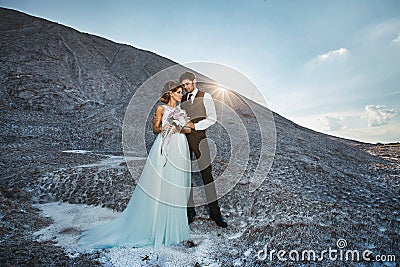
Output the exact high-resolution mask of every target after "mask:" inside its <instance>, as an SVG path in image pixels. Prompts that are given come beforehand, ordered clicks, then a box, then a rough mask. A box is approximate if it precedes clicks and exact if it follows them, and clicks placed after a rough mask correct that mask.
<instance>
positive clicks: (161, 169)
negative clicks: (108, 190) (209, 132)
mask: <svg viewBox="0 0 400 267" xmlns="http://www.w3.org/2000/svg"><path fill="white" fill-rule="evenodd" d="M181 99H182V87H181V86H180V85H179V84H178V83H177V82H174V81H169V82H167V83H166V84H165V85H164V88H163V93H162V96H161V97H160V100H161V102H163V103H164V105H160V106H157V109H156V118H155V119H154V120H153V132H154V133H155V134H158V136H157V138H156V140H155V141H154V144H153V146H152V147H151V149H150V153H149V155H148V158H147V160H146V163H145V166H144V168H143V171H142V174H141V176H140V178H139V181H138V183H137V185H136V188H135V190H134V192H133V194H132V197H131V199H130V201H129V203H128V205H127V207H126V209H125V210H124V211H123V212H122V213H121V214H120V215H119V216H118V217H117V218H115V219H114V220H112V221H110V222H108V223H105V224H101V225H99V226H96V227H94V228H92V229H89V230H86V231H84V232H83V233H82V235H81V237H80V239H79V240H78V244H79V245H80V246H85V247H89V248H95V249H101V248H111V247H116V246H124V247H143V246H154V248H159V247H160V246H170V245H175V244H178V243H180V242H182V241H184V240H187V239H189V236H190V229H189V224H188V219H187V214H186V206H187V202H188V199H189V193H190V186H191V170H190V168H191V165H190V156H189V147H188V143H187V139H186V137H185V134H184V133H190V128H186V127H185V128H183V129H182V130H179V129H178V128H177V127H175V126H171V125H169V124H168V115H169V114H170V113H171V112H173V111H174V110H175V109H180V106H179V105H178V106H177V103H178V102H180V101H181ZM168 129H172V134H170V135H165V134H160V133H165V131H166V130H168ZM170 133H171V132H170Z"/></svg>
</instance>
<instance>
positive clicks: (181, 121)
mask: <svg viewBox="0 0 400 267" xmlns="http://www.w3.org/2000/svg"><path fill="white" fill-rule="evenodd" d="M189 121H190V120H189V117H188V115H187V114H186V111H185V110H184V109H180V108H176V109H174V110H173V111H171V112H170V113H169V114H168V117H167V125H168V126H167V129H166V130H164V131H163V136H164V137H166V136H167V135H169V134H170V132H172V131H173V127H175V128H176V129H178V130H179V131H180V130H182V129H183V128H184V127H185V126H186V125H187V124H188V122H189Z"/></svg>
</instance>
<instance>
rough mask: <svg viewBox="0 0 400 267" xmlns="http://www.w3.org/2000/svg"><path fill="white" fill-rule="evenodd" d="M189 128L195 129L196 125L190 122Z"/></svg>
mask: <svg viewBox="0 0 400 267" xmlns="http://www.w3.org/2000/svg"><path fill="white" fill-rule="evenodd" d="M187 127H189V128H190V129H194V123H193V122H191V121H189V122H188V124H187Z"/></svg>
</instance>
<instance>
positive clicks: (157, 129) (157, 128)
mask: <svg viewBox="0 0 400 267" xmlns="http://www.w3.org/2000/svg"><path fill="white" fill-rule="evenodd" d="M163 114H164V108H163V107H162V106H158V107H157V108H156V114H155V116H154V119H153V133H155V134H158V133H161V131H162V130H164V128H163V127H160V125H161V120H162V116H163Z"/></svg>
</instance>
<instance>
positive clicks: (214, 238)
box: [0, 8, 400, 266]
mask: <svg viewBox="0 0 400 267" xmlns="http://www.w3.org/2000/svg"><path fill="white" fill-rule="evenodd" d="M0 31H1V35H2V38H1V39H0V44H1V48H2V49H1V50H0V58H1V62H2V69H1V72H0V78H1V79H0V89H1V90H0V111H1V112H0V123H1V133H0V136H1V143H0V149H1V151H2V153H1V154H0V173H1V179H0V199H1V202H0V260H1V266H73V265H75V266H99V265H104V266H126V265H128V266H134V265H143V266H174V265H178V266H179V265H181V266H188V265H189V266H304V265H310V266H316V265H324V266H397V265H398V264H399V257H400V255H399V251H400V234H399V229H400V211H399V207H400V185H399V183H400V182H399V181H400V180H399V179H400V178H399V155H400V151H399V150H400V147H399V144H391V145H383V144H376V145H372V144H365V143H360V142H355V141H350V140H345V139H341V138H336V137H332V136H328V135H325V134H321V133H318V132H315V131H312V130H309V129H306V128H304V127H301V126H299V125H297V124H294V123H293V122H291V121H289V120H287V119H285V118H283V117H281V116H279V115H278V114H275V113H271V112H270V111H269V110H268V109H267V108H265V107H261V106H259V105H256V104H254V103H250V102H248V103H247V104H243V103H244V102H243V99H244V98H242V97H241V96H238V95H236V96H235V94H233V93H231V95H230V96H231V97H232V98H231V99H230V100H232V101H231V102H230V105H231V106H230V107H231V108H232V109H233V110H234V111H235V112H236V114H237V116H238V118H239V119H240V120H241V121H242V123H243V125H244V127H245V131H246V132H247V133H248V143H249V145H250V151H249V161H248V162H247V165H246V166H243V167H245V172H244V173H243V175H242V176H241V177H240V180H239V181H238V184H237V185H236V186H235V188H234V189H233V190H231V191H230V192H229V193H228V194H227V195H225V196H224V197H223V198H222V199H221V200H220V205H221V207H222V213H223V215H224V216H225V217H226V218H227V221H228V223H229V227H228V228H227V229H220V228H218V227H217V226H215V224H213V223H212V221H210V220H209V219H208V215H207V211H206V209H204V208H203V207H201V208H198V217H197V219H196V221H195V222H194V223H193V224H192V225H191V233H192V238H191V240H190V242H186V243H184V244H182V245H180V246H178V247H176V248H173V249H169V250H166V251H164V252H159V253H155V252H152V251H151V250H140V249H125V250H124V249H112V250H104V251H97V252H91V251H81V250H79V249H77V248H76V246H74V245H73V243H74V240H75V239H76V237H77V236H78V235H79V233H80V231H81V230H82V229H84V227H88V226H89V225H90V223H94V222H95V221H96V220H97V219H98V220H104V219H107V218H108V219H110V217H109V216H111V215H110V214H114V213H115V212H119V211H121V210H123V209H124V207H125V206H126V204H127V201H128V200H129V198H130V195H131V193H132V190H134V188H135V182H134V179H132V176H131V173H130V171H129V170H128V167H127V165H126V164H124V163H123V158H122V156H123V154H122V146H121V143H122V142H121V141H122V140H121V127H122V123H123V118H124V114H125V111H126V107H127V105H128V103H129V99H131V97H132V95H133V94H135V92H136V90H137V89H138V88H139V86H140V85H141V84H142V83H143V82H145V81H146V80H147V79H148V78H150V77H151V76H152V75H154V74H155V73H157V72H158V71H160V70H162V69H164V68H167V67H169V66H171V65H173V64H174V63H173V62H172V61H170V60H168V59H166V58H162V57H160V56H157V55H155V54H153V53H150V52H147V51H143V50H139V49H136V48H133V47H130V46H127V45H121V44H116V43H113V42H111V41H109V40H105V39H104V38H100V37H97V36H93V35H89V34H85V33H80V32H78V31H76V30H74V29H71V28H68V27H65V26H63V25H59V24H56V23H52V22H49V21H46V20H43V19H39V18H35V17H32V16H29V15H26V14H23V13H20V12H16V11H12V10H8V9H3V8H1V9H0ZM210 92H211V91H210ZM150 93H151V92H150ZM221 101H223V99H222V100H221ZM133 108H135V107H133ZM139 112H140V110H139ZM221 114H222V113H221ZM256 114H258V115H261V116H262V117H263V118H268V119H269V120H270V121H269V123H270V124H269V126H270V127H266V126H265V125H263V124H262V121H260V120H257V119H256V117H255V115H256ZM149 116H151V114H150V115H149ZM272 117H273V120H272ZM258 118H260V117H258ZM150 120H151V118H150V119H149V120H148V121H147V122H148V125H147V126H149V125H150V124H149V122H150ZM231 122H232V121H231ZM233 122H235V121H233ZM233 131H235V128H233V129H230V130H229V132H228V131H227V130H226V129H224V128H223V127H222V126H221V125H215V126H213V127H212V128H211V129H210V130H209V131H208V137H209V138H211V139H213V141H214V143H215V146H216V151H217V154H216V158H215V159H214V161H213V174H214V176H215V177H218V176H219V175H220V174H222V173H224V171H225V170H226V168H227V164H228V162H229V158H230V156H231V155H232V153H235V152H237V151H231V149H230V148H231V143H230V142H229V141H232V140H233V139H229V138H231V137H230V136H229V133H230V134H232V132H233ZM265 134H267V137H268V138H267V141H268V142H269V143H268V146H267V148H268V149H267V151H263V150H262V148H263V147H262V144H263V141H265V140H263V139H262V137H263V136H264V137H265ZM275 134H276V135H275ZM234 137H235V133H234ZM144 138H145V140H146V145H147V147H146V148H147V149H149V147H150V146H151V142H152V140H154V135H153V134H152V133H151V130H150V128H149V127H147V130H146V134H145V136H144ZM140 141H141V140H140ZM79 149H81V150H87V151H86V152H85V153H84V151H78V150H79ZM266 153H271V154H274V158H273V164H272V166H271V168H270V169H269V168H266V170H264V172H261V173H257V172H256V171H255V168H256V166H257V164H258V163H260V162H261V163H265V160H266V159H267V160H268V155H267V154H266ZM143 162H144V161H143V159H140V158H139V159H137V160H135V161H134V162H133V164H134V166H135V167H134V168H131V171H132V169H133V172H134V173H136V174H138V173H140V170H141V166H143ZM267 165H268V164H267ZM129 166H130V165H129ZM267 167H269V165H268V166H267ZM254 177H257V178H265V180H264V181H263V183H262V184H261V186H260V187H259V188H258V189H257V190H256V191H254V192H252V193H250V192H249V190H248V189H249V181H251V179H252V178H254ZM193 179H194V180H195V183H196V181H197V183H199V177H198V176H197V175H195V176H194V177H193ZM54 202H55V203H56V204H54ZM112 211H114V213H113V212H112ZM89 215H93V216H92V218H91V219H90V216H89ZM88 216H89V217H88ZM96 218H97V219H96ZM339 239H344V240H346V244H345V245H346V246H345V247H343V248H348V249H353V250H355V249H356V250H359V251H364V250H366V249H368V250H371V253H372V254H371V255H372V257H371V259H377V256H379V255H395V256H396V257H397V258H396V260H397V262H390V261H387V262H384V263H383V262H377V261H374V262H366V261H363V260H359V261H330V260H328V259H326V258H325V259H324V260H323V261H322V262H315V261H300V262H299V261H290V260H288V261H280V260H278V258H277V256H276V255H274V257H273V258H272V259H265V260H263V259H262V257H261V259H259V258H258V257H257V255H258V252H259V251H260V250H261V252H262V250H263V249H264V247H265V246H266V247H267V248H268V251H271V250H275V251H278V250H286V251H290V250H298V251H302V250H306V249H313V250H316V251H319V252H321V251H323V250H324V249H328V248H333V249H337V248H338V247H337V241H338V240H339ZM342 241H343V240H342ZM340 245H342V243H340ZM261 254H262V253H261ZM396 264H397V265H396Z"/></svg>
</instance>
